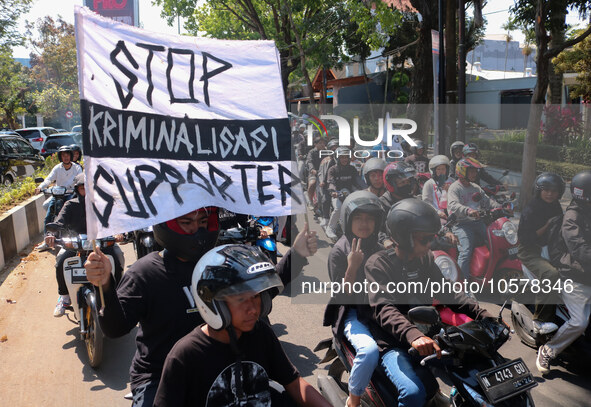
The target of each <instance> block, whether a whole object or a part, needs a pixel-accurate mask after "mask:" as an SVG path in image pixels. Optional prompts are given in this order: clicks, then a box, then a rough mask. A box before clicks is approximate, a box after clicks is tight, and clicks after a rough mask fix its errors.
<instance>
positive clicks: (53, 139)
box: [41, 132, 82, 157]
mask: <svg viewBox="0 0 591 407" xmlns="http://www.w3.org/2000/svg"><path fill="white" fill-rule="evenodd" d="M72 144H77V145H78V146H80V148H82V135H81V134H80V133H73V132H67V133H55V134H52V135H50V136H48V137H47V139H45V142H44V143H43V145H42V146H41V155H42V156H43V157H47V156H50V155H52V154H53V153H55V152H57V150H58V149H59V148H60V147H61V146H69V145H72Z"/></svg>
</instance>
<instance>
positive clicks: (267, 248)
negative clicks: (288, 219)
mask: <svg viewBox="0 0 591 407" xmlns="http://www.w3.org/2000/svg"><path fill="white" fill-rule="evenodd" d="M250 222H251V224H252V227H253V228H254V229H255V230H256V231H257V232H258V233H257V236H258V237H257V239H256V240H255V242H254V244H255V246H259V247H260V248H261V249H262V250H263V253H265V254H266V255H267V256H269V258H270V259H271V261H272V262H273V263H274V264H277V242H276V241H275V237H274V236H276V235H277V228H278V225H277V219H276V218H274V217H271V216H253V217H251V220H250Z"/></svg>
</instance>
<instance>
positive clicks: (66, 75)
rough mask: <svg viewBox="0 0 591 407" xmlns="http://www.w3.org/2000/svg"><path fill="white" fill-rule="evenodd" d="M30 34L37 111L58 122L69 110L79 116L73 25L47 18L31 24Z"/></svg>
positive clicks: (28, 28)
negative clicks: (56, 119)
mask: <svg viewBox="0 0 591 407" xmlns="http://www.w3.org/2000/svg"><path fill="white" fill-rule="evenodd" d="M27 35H28V37H29V42H30V44H31V46H32V47H33V50H34V52H32V53H31V78H32V80H33V81H34V82H35V84H36V90H35V92H34V93H33V98H34V101H35V106H36V108H37V111H38V112H39V113H41V114H42V115H43V116H45V117H52V118H58V119H59V120H61V118H63V117H64V113H65V112H66V111H67V110H71V111H72V112H74V114H79V111H80V104H79V100H80V96H79V93H78V68H77V59H76V39H75V36H74V26H73V25H72V24H69V23H67V22H65V21H64V20H62V19H61V18H58V19H57V20H54V19H53V18H51V17H49V16H48V17H45V18H42V19H39V20H38V21H37V22H36V23H34V24H29V25H28V27H27Z"/></svg>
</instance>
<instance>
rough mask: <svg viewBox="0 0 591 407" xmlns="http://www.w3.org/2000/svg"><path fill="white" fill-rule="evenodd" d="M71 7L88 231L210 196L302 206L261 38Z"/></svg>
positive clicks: (123, 225)
mask: <svg viewBox="0 0 591 407" xmlns="http://www.w3.org/2000/svg"><path fill="white" fill-rule="evenodd" d="M75 15H76V43H77V47H78V66H79V68H78V69H79V84H80V99H81V102H80V104H81V117H82V128H83V144H84V157H85V161H84V166H85V172H86V194H87V198H86V210H87V214H88V215H87V218H88V219H87V229H88V235H89V236H90V238H96V237H99V238H100V237H104V236H108V235H112V234H114V233H120V232H126V231H130V230H135V229H139V228H142V227H145V226H149V225H153V224H155V223H159V222H163V221H166V220H169V219H172V218H174V217H178V216H181V215H183V214H185V213H187V212H190V211H192V210H194V209H197V208H200V207H203V206H210V205H213V206H220V207H224V208H226V209H228V210H230V211H233V212H238V213H248V214H253V215H268V216H279V215H288V214H291V213H292V212H299V211H301V210H303V202H302V197H301V195H299V194H296V193H295V189H297V188H299V189H301V187H299V185H298V183H299V179H298V178H297V177H296V176H295V175H293V174H292V163H291V134H290V127H289V121H288V117H287V110H286V106H285V101H284V97H283V87H282V83H281V74H280V64H279V56H278V52H277V49H276V47H275V44H274V43H273V42H272V41H225V40H212V39H208V38H194V37H187V36H174V35H166V34H157V33H152V32H148V31H144V30H141V29H138V28H135V27H131V26H128V25H125V24H121V23H117V22H115V21H113V20H110V19H106V18H103V17H100V16H98V15H97V14H95V13H93V12H91V11H90V10H88V9H87V8H82V7H76V11H75ZM294 168H295V166H294Z"/></svg>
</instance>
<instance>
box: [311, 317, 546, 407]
mask: <svg viewBox="0 0 591 407" xmlns="http://www.w3.org/2000/svg"><path fill="white" fill-rule="evenodd" d="M440 309H441V308H440ZM503 309H504V306H503V308H501V312H500V313H499V317H498V318H496V319H486V320H479V321H474V320H471V319H470V318H468V317H466V318H451V319H450V318H449V315H447V314H450V313H451V314H454V313H453V312H452V311H451V310H450V309H449V308H446V307H444V308H442V309H441V312H440V311H438V310H437V309H436V308H435V307H430V306H421V307H415V308H413V309H411V310H410V312H409V313H408V317H409V319H410V320H411V321H413V322H414V323H415V324H417V326H419V327H421V328H423V329H424V330H425V334H426V335H428V336H430V337H433V339H435V340H436V341H437V342H438V344H439V346H440V347H441V349H442V358H441V359H437V358H436V355H430V356H427V357H425V358H423V359H422V360H421V361H420V364H421V365H422V366H426V365H427V364H428V365H427V366H429V367H430V368H431V370H432V371H433V373H434V374H435V375H436V376H440V377H442V379H443V381H444V382H445V383H451V385H452V387H451V391H450V394H449V395H445V394H443V393H442V392H441V391H436V392H434V393H433V391H431V393H429V394H428V395H427V400H428V402H427V404H426V405H427V406H446V407H450V406H453V407H472V406H474V407H482V406H486V407H492V406H524V407H525V406H529V407H533V406H534V402H533V400H532V398H531V395H530V393H529V391H530V390H531V389H532V388H533V387H535V386H537V382H536V381H535V380H534V378H533V376H532V374H531V373H530V371H529V369H528V367H527V366H526V365H525V363H524V362H523V360H522V359H521V358H518V359H515V360H510V361H509V360H507V359H505V358H504V357H503V356H501V355H500V354H499V353H498V349H499V348H500V347H501V346H502V345H503V344H504V343H505V342H506V341H507V340H508V339H509V328H508V327H507V326H506V325H505V324H504V322H503V320H502V318H501V314H502V312H503ZM444 314H446V315H447V317H448V318H445V319H446V321H445V322H442V318H443V316H444ZM462 315H463V314H456V316H462ZM451 321H454V322H455V323H454V324H452V325H450V324H449V323H451ZM463 321H468V322H463ZM456 324H457V326H456ZM323 349H326V354H325V356H324V359H323V360H321V361H320V363H327V362H330V361H332V363H331V365H330V367H329V369H328V375H320V376H319V377H318V388H319V389H320V392H321V393H322V395H323V396H324V397H325V398H326V399H327V400H328V401H329V402H330V403H332V404H333V405H335V406H336V405H343V404H344V403H345V399H346V397H347V394H348V387H347V383H346V382H343V380H342V378H343V376H344V375H345V373H346V372H350V370H351V366H352V363H353V359H354V358H355V351H354V349H353V347H352V346H351V344H350V343H349V342H348V341H347V339H346V338H343V340H342V341H338V340H337V339H336V338H333V339H326V340H323V341H321V342H320V343H319V344H318V345H317V346H316V348H315V349H314V351H315V352H316V351H320V350H323ZM409 353H410V354H411V356H413V357H415V358H419V355H418V352H417V351H416V349H414V348H411V349H410V350H409ZM397 398H398V392H397V390H396V388H395V387H394V385H393V384H392V382H391V381H390V379H388V377H387V376H386V374H385V371H384V369H383V367H382V366H381V365H378V367H377V368H376V370H375V371H374V374H373V376H372V378H371V381H370V383H369V385H368V387H367V388H366V391H365V394H364V395H363V396H362V402H361V405H362V406H364V407H369V406H371V407H373V406H375V407H382V406H384V407H385V406H393V405H398V400H397Z"/></svg>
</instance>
